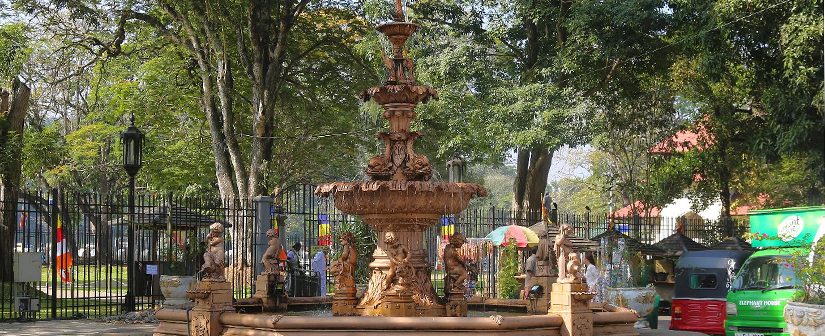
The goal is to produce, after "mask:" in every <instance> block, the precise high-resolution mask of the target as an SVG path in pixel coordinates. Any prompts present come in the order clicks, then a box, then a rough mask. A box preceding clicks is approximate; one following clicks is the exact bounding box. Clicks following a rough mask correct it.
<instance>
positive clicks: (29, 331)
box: [0, 320, 157, 336]
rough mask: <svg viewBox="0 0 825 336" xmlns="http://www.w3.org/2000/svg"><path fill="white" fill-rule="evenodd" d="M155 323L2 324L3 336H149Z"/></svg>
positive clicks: (68, 321) (41, 322)
mask: <svg viewBox="0 0 825 336" xmlns="http://www.w3.org/2000/svg"><path fill="white" fill-rule="evenodd" d="M155 327H157V324H155V323H147V324H115V323H104V322H97V321H93V320H54V321H37V322H12V323H0V335H2V336H7V335H8V336H70V335H77V336H86V335H98V336H149V335H152V330H154V329H155Z"/></svg>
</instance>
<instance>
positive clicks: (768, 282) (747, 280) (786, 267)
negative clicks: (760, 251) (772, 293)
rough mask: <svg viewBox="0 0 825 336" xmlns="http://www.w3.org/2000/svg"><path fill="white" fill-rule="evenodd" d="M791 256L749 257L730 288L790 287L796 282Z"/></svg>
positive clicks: (763, 288)
mask: <svg viewBox="0 0 825 336" xmlns="http://www.w3.org/2000/svg"><path fill="white" fill-rule="evenodd" d="M791 258H792V257H791V256H787V255H784V256H783V255H772V256H762V257H755V258H750V259H748V261H746V262H745V264H744V265H742V269H741V270H740V271H739V274H737V276H736V279H735V280H734V281H733V284H732V286H731V289H732V290H748V289H761V290H774V289H791V288H794V287H795V286H796V285H797V284H798V282H799V281H798V280H797V278H796V275H795V274H794V272H793V266H792V264H791Z"/></svg>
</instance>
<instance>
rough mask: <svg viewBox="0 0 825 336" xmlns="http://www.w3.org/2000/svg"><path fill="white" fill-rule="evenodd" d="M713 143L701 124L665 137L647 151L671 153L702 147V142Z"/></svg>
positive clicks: (711, 137)
mask: <svg viewBox="0 0 825 336" xmlns="http://www.w3.org/2000/svg"><path fill="white" fill-rule="evenodd" d="M711 143H713V136H712V135H711V134H710V133H708V132H707V130H705V128H704V127H702V126H701V125H700V126H699V127H698V130H696V131H693V130H689V129H688V130H682V131H679V132H676V134H674V135H673V136H671V137H669V138H666V139H664V140H662V141H660V142H659V143H657V144H656V145H654V146H653V147H651V148H650V149H649V150H648V151H649V152H650V153H652V154H672V153H682V152H687V151H689V150H691V149H694V148H696V149H702V145H703V144H705V145H706V144H711Z"/></svg>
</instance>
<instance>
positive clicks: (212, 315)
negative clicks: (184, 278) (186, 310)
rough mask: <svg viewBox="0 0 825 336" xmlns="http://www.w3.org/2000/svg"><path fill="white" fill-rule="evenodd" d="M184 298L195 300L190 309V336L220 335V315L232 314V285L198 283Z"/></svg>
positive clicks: (213, 282)
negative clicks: (193, 305)
mask: <svg viewBox="0 0 825 336" xmlns="http://www.w3.org/2000/svg"><path fill="white" fill-rule="evenodd" d="M186 296H188V297H189V298H190V299H193V300H195V307H194V308H192V313H191V321H192V323H191V324H192V327H191V328H190V336H203V335H220V334H221V332H223V326H222V325H221V322H220V317H221V314H223V313H227V312H234V311H235V308H234V307H233V306H232V284H231V283H229V282H226V281H209V280H204V281H198V282H197V283H196V284H195V286H194V288H193V289H192V290H189V291H187V293H186Z"/></svg>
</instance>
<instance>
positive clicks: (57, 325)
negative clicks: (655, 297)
mask: <svg viewBox="0 0 825 336" xmlns="http://www.w3.org/2000/svg"><path fill="white" fill-rule="evenodd" d="M156 326H157V324H112V323H104V322H97V321H93V320H64V321H60V320H58V321H38V322H22V323H19V322H14V323H0V336H6V335H8V336H67V335H77V336H86V335H100V336H150V335H152V330H153V329H154V328H155V327H156ZM669 326H670V316H666V317H665V316H663V317H660V318H659V329H637V330H638V331H639V334H641V335H642V336H704V335H705V334H702V333H695V332H687V331H673V330H668V327H669Z"/></svg>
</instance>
